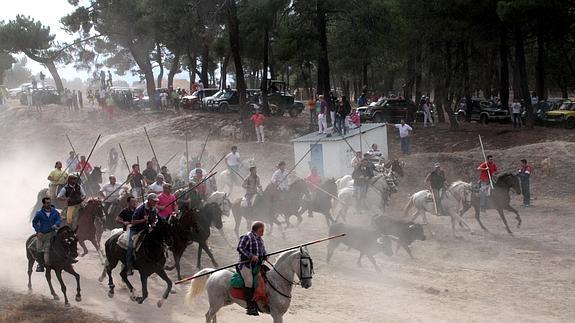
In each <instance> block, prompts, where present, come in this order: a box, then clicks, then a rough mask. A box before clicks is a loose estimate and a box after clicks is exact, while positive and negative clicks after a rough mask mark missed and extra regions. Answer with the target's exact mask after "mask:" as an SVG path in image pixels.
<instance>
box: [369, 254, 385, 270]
mask: <svg viewBox="0 0 575 323" xmlns="http://www.w3.org/2000/svg"><path fill="white" fill-rule="evenodd" d="M366 256H367V259H369V261H371V263H372V264H373V267H374V268H375V271H377V272H381V268H379V266H378V265H377V262H375V258H373V255H366Z"/></svg>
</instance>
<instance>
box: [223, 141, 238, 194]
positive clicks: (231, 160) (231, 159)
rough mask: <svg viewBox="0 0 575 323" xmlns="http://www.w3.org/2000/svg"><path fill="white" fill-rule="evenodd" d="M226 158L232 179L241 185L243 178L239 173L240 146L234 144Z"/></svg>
mask: <svg viewBox="0 0 575 323" xmlns="http://www.w3.org/2000/svg"><path fill="white" fill-rule="evenodd" d="M225 159H226V165H227V166H228V170H229V171H230V176H231V179H232V181H233V182H235V183H237V184H238V185H241V183H242V180H241V178H240V176H239V175H238V174H239V173H240V154H239V153H238V147H236V146H232V151H231V152H230V153H229V154H227V155H226V157H225Z"/></svg>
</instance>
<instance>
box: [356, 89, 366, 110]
mask: <svg viewBox="0 0 575 323" xmlns="http://www.w3.org/2000/svg"><path fill="white" fill-rule="evenodd" d="M366 105H367V93H365V92H363V93H361V95H360V96H359V98H358V99H357V106H358V107H364V106H366Z"/></svg>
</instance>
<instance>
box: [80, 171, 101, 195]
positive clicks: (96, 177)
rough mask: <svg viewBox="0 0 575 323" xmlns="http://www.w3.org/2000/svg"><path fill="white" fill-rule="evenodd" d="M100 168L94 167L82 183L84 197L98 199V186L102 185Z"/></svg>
mask: <svg viewBox="0 0 575 323" xmlns="http://www.w3.org/2000/svg"><path fill="white" fill-rule="evenodd" d="M102 174H103V172H102V168H101V167H100V166H96V167H94V169H93V170H92V172H91V173H90V175H88V178H86V180H85V181H84V184H83V185H84V189H85V190H86V196H88V197H98V196H99V195H100V184H102Z"/></svg>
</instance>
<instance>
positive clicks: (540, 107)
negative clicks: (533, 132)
mask: <svg viewBox="0 0 575 323" xmlns="http://www.w3.org/2000/svg"><path fill="white" fill-rule="evenodd" d="M563 101H565V99H562V98H551V99H547V100H544V101H539V103H537V104H536V105H535V106H533V114H534V115H535V124H537V125H544V124H545V120H547V112H548V111H551V110H558V109H559V107H560V106H561V104H563ZM521 119H522V121H523V123H525V122H526V121H527V111H525V110H524V111H523V112H522V113H521Z"/></svg>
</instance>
